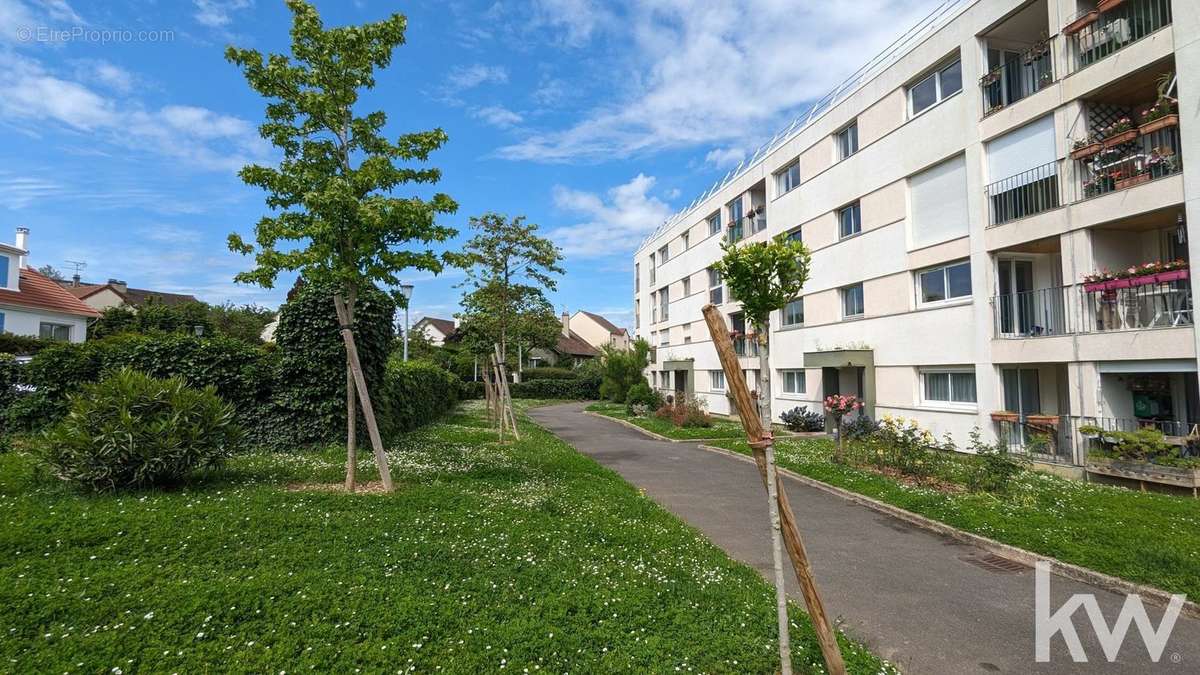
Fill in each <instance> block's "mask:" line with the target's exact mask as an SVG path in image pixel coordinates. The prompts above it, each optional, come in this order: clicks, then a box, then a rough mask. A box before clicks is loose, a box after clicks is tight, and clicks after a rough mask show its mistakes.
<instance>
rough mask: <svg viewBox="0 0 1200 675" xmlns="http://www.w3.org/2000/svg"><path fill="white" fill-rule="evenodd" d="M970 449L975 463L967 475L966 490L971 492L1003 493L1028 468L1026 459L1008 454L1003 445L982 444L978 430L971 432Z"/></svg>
mask: <svg viewBox="0 0 1200 675" xmlns="http://www.w3.org/2000/svg"><path fill="white" fill-rule="evenodd" d="M971 449H972V450H974V451H975V463H974V466H973V467H972V470H971V471H969V472H968V473H967V488H968V489H969V490H971V491H973V492H981V491H982V492H1005V491H1007V490H1008V485H1009V483H1011V482H1012V479H1013V478H1015V477H1016V476H1017V475H1019V474H1020V473H1021V472H1022V471H1024V470H1025V468H1026V467H1027V466H1028V462H1029V460H1028V459H1027V458H1026V457H1024V456H1023V455H1015V454H1013V453H1011V452H1009V451H1008V446H1007V445H1005V444H1004V443H1000V442H997V443H994V444H990V445H989V444H987V443H984V442H983V440H982V439H981V437H980V433H979V429H978V428H976V429H974V430H972V431H971Z"/></svg>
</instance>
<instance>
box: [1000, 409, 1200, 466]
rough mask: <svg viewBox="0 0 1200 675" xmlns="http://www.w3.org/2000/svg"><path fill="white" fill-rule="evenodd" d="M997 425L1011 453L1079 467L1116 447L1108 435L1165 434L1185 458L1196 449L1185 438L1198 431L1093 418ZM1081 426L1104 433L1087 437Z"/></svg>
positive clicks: (1023, 419) (1027, 419)
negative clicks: (1148, 431)
mask: <svg viewBox="0 0 1200 675" xmlns="http://www.w3.org/2000/svg"><path fill="white" fill-rule="evenodd" d="M995 424H996V436H997V437H998V438H999V440H1000V442H1001V443H1004V444H1005V445H1006V446H1007V447H1008V451H1009V452H1013V453H1018V454H1022V455H1025V456H1027V457H1029V458H1030V459H1033V460H1036V461H1041V462H1052V463H1055V464H1074V465H1076V466H1083V465H1084V464H1086V463H1087V457H1088V453H1089V452H1091V451H1092V450H1096V449H1099V448H1100V447H1103V446H1105V445H1112V444H1113V442H1114V441H1113V439H1112V438H1111V437H1107V436H1106V435H1105V434H1106V433H1111V432H1114V431H1125V432H1132V431H1137V430H1138V429H1146V428H1149V429H1157V430H1158V431H1161V432H1162V433H1163V435H1164V436H1166V437H1167V439H1166V440H1167V442H1168V443H1175V444H1178V445H1181V446H1182V448H1183V454H1184V456H1188V453H1190V452H1195V450H1194V449H1192V448H1189V447H1188V445H1187V444H1186V443H1185V442H1184V440H1183V439H1185V438H1186V437H1188V436H1190V435H1193V432H1194V431H1195V430H1196V429H1197V422H1195V421H1190V422H1189V421H1181V420H1162V419H1141V418H1127V417H1094V416H1089V415H1019V416H1017V418H1016V420H1001V421H997V422H996V423H995ZM1080 427H1099V428H1100V429H1101V430H1102V431H1101V432H1100V433H1099V434H1095V433H1088V434H1084V433H1082V432H1080V431H1079V429H1080Z"/></svg>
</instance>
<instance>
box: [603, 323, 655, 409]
mask: <svg viewBox="0 0 1200 675" xmlns="http://www.w3.org/2000/svg"><path fill="white" fill-rule="evenodd" d="M600 364H601V367H602V371H601V372H602V377H603V380H601V382H600V395H601V396H602V397H604V398H606V399H608V400H610V401H612V402H613V403H624V402H625V399H626V397H627V396H628V395H629V388H630V387H632V386H634V385H635V384H638V383H639V382H645V381H646V366H648V365H650V343H649V342H646V341H645V340H644V339H642V338H638V339H636V340H634V341H633V345H632V346H631V347H630V348H629V349H619V348H617V347H614V346H612V345H605V346H604V348H603V349H601V350H600Z"/></svg>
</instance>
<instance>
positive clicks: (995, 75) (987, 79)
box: [979, 66, 1000, 87]
mask: <svg viewBox="0 0 1200 675" xmlns="http://www.w3.org/2000/svg"><path fill="white" fill-rule="evenodd" d="M999 81H1000V66H996V67H995V68H992V69H991V70H989V71H987V73H985V74H984V76H983V77H981V78H979V84H980V86H983V87H990V86H991V85H993V84H996V83H997V82H999Z"/></svg>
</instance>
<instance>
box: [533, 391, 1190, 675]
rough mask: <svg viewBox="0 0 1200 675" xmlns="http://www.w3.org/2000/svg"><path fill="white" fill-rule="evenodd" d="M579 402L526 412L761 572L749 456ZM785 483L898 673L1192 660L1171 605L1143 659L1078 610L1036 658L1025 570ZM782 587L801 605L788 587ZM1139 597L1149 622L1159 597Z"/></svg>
mask: <svg viewBox="0 0 1200 675" xmlns="http://www.w3.org/2000/svg"><path fill="white" fill-rule="evenodd" d="M583 407H584V405H583V404H566V405H559V406H551V407H546V408H537V409H534V410H531V411H529V414H530V416H531V417H533V418H534V419H535V420H536V421H537V422H538V423H539V424H541V425H543V426H544V427H546V428H547V429H549V430H551V431H552V432H554V433H555V434H557V435H558V436H559V437H560V438H562V439H563V440H565V441H567V442H568V443H570V444H572V445H574V446H575V447H576V448H577V449H579V450H580V451H581V452H583V453H584V454H587V455H589V456H591V457H593V458H595V459H596V460H597V461H599V462H600V463H601V464H604V465H605V466H608V467H609V468H612V469H614V470H615V471H617V472H618V473H620V474H621V475H622V476H623V477H624V478H625V479H626V480H628V481H629V482H630V483H633V484H634V485H637V486H638V487H641V488H643V489H645V490H646V493H647V494H648V495H650V496H651V497H652V498H654V499H655V500H656V501H657V502H658V503H660V504H662V505H663V506H664V507H665V508H667V509H668V510H670V511H672V512H673V513H675V514H676V515H678V516H679V517H680V518H682V519H683V520H685V521H687V522H688V523H690V524H691V525H692V526H694V527H696V528H697V529H699V530H701V531H702V532H704V534H705V535H707V536H708V537H709V538H710V539H711V540H712V541H713V542H715V543H716V544H717V545H719V546H721V547H722V548H724V549H725V550H726V551H727V552H728V553H729V554H730V555H731V556H732V557H734V558H736V559H738V560H741V561H743V562H745V563H747V564H749V565H752V566H753V567H754V568H756V569H757V570H759V571H760V572H761V573H762V574H763V575H764V576H766V577H768V578H770V576H771V574H770V564H771V563H770V560H771V556H770V538H769V531H768V528H767V525H766V522H767V503H766V496H765V494H764V491H763V488H762V483H761V481H760V479H759V476H758V470H757V468H755V466H754V465H753V464H751V463H749V462H743V461H740V460H739V459H737V458H735V457H729V456H725V455H721V454H718V453H714V452H711V451H707V450H701V449H699V448H698V447H696V446H695V445H694V444H690V443H668V442H664V441H656V440H653V439H650V438H649V437H646V436H644V435H642V434H639V433H638V432H636V431H634V430H632V429H629V428H627V427H625V426H622V425H620V424H617V423H616V422H612V421H609V420H605V419H600V418H596V417H593V416H591V415H584V414H583V413H582V410H583ZM787 491H788V497H789V498H790V499H791V503H792V508H793V509H794V510H795V512H796V516H797V519H798V520H799V522H800V526H801V531H802V534H803V536H804V539H805V544H806V545H807V547H808V551H809V554H810V556H811V558H812V560H813V565H814V567H815V570H816V574H817V582H818V584H819V585H820V588H821V591H822V593H823V596H824V598H825V603H826V607H827V609H828V610H829V612H830V614H831V615H832V616H834V617H838V618H839V620H840V621H842V628H843V630H845V631H846V632H847V633H849V634H850V635H852V636H854V637H856V638H858V639H860V640H862V641H863V642H865V643H866V644H867V645H868V646H869V647H870V648H871V649H872V650H873V651H874V652H875V653H876V654H878V655H880V656H881V657H883V658H886V659H888V660H889V661H891V662H893V663H895V664H897V665H898V666H899V667H900V668H901V669H903V670H904V671H905V672H907V673H947V674H953V675H962V674H964V673H1029V672H1047V673H1074V672H1109V673H1117V672H1120V673H1143V672H1144V673H1150V672H1154V673H1179V674H1180V675H1183V674H1184V673H1196V672H1200V621H1197V620H1194V619H1187V618H1185V617H1180V619H1179V621H1178V622H1177V623H1176V626H1175V630H1174V633H1173V634H1172V637H1171V640H1170V641H1169V642H1168V643H1167V648H1166V650H1165V652H1164V653H1163V656H1162V659H1161V660H1160V662H1159V663H1157V664H1155V663H1152V662H1151V661H1150V659H1149V657H1148V656H1147V653H1146V650H1145V647H1144V646H1143V643H1142V640H1141V637H1140V634H1139V632H1138V630H1137V628H1136V627H1135V626H1130V629H1129V634H1128V636H1127V638H1126V640H1125V642H1124V646H1123V647H1122V649H1121V651H1120V654H1119V656H1118V658H1117V661H1116V662H1115V663H1112V664H1110V663H1107V662H1106V661H1105V657H1104V653H1103V651H1102V650H1101V648H1100V646H1099V644H1098V642H1097V640H1096V638H1095V635H1094V633H1093V631H1092V629H1091V624H1090V622H1089V621H1088V619H1087V617H1086V614H1085V612H1083V611H1082V610H1080V611H1077V612H1076V615H1075V621H1074V624H1075V626H1076V631H1077V633H1078V634H1079V637H1080V639H1081V640H1082V642H1083V646H1084V649H1085V650H1086V652H1087V656H1088V659H1089V661H1090V663H1081V664H1076V663H1073V662H1072V661H1071V659H1070V655H1069V653H1068V651H1067V648H1066V646H1065V644H1064V642H1063V640H1062V639H1061V637H1055V638H1054V639H1053V641H1052V642H1051V657H1052V660H1051V662H1050V663H1045V664H1038V663H1036V662H1035V661H1034V573H1033V571H1032V570H1030V569H1026V570H1024V571H1018V572H1010V571H996V570H989V569H985V568H984V567H981V566H980V565H979V564H976V563H972V562H970V561H971V560H973V559H977V558H982V557H984V556H985V555H986V553H985V552H984V551H983V550H981V549H978V548H976V547H974V546H969V545H965V544H962V543H959V542H956V541H953V540H950V539H947V538H945V537H941V536H939V535H937V534H934V533H931V532H929V531H926V530H923V529H919V528H916V527H914V526H912V525H910V524H908V523H906V522H904V521H901V520H897V519H895V518H892V517H889V516H885V515H883V514H880V513H878V512H876V511H872V510H870V509H868V508H866V507H864V506H860V505H858V504H855V503H852V502H850V501H847V500H845V499H842V498H840V497H838V496H836V495H832V494H829V493H827V492H824V491H822V490H818V489H815V488H812V487H809V486H806V485H804V484H802V483H799V482H797V481H792V480H789V481H788V482H787ZM793 581H794V579H793V577H792V576H791V574H790V569H789V582H793ZM1050 588H1051V607H1052V609H1055V610H1056V609H1057V608H1058V607H1060V606H1061V605H1062V604H1063V603H1064V602H1065V601H1066V599H1067V598H1068V597H1069V596H1070V595H1071V594H1073V593H1094V594H1095V595H1096V597H1097V599H1098V600H1099V602H1100V606H1101V608H1102V610H1103V612H1104V615H1105V617H1107V619H1108V622H1109V626H1111V625H1112V622H1113V620H1114V619H1115V617H1116V616H1117V613H1118V612H1119V611H1120V607H1121V605H1122V603H1123V602H1124V596H1118V595H1115V594H1113V593H1109V592H1107V591H1103V590H1100V589H1097V588H1095V587H1092V586H1089V585H1087V584H1083V583H1080V582H1076V581H1072V580H1069V579H1064V578H1061V577H1057V576H1055V577H1053V578H1052V579H1051V585H1050ZM789 591H790V592H791V594H792V596H793V597H794V598H795V599H796V602H798V603H800V604H801V605H803V600H802V599H801V597H800V595H799V591H798V589H796V588H795V587H792V588H790V589H789ZM1148 610H1149V615H1150V618H1151V620H1152V621H1153V624H1154V626H1155V627H1157V626H1158V625H1159V620H1160V618H1161V616H1162V610H1161V609H1159V608H1157V607H1148ZM1175 658H1177V659H1178V663H1175V662H1174V659H1175Z"/></svg>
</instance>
